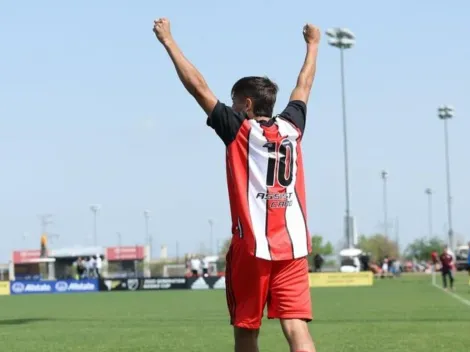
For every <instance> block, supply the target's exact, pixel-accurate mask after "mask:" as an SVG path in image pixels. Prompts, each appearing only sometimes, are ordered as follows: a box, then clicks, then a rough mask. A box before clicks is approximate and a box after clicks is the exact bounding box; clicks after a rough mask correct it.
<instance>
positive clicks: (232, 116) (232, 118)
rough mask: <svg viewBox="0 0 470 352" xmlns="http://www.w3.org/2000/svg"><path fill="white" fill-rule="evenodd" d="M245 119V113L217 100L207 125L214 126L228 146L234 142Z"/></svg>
mask: <svg viewBox="0 0 470 352" xmlns="http://www.w3.org/2000/svg"><path fill="white" fill-rule="evenodd" d="M244 120H245V115H244V114H242V113H237V112H235V111H233V109H232V108H230V107H228V106H227V105H225V104H223V103H221V102H220V101H218V102H217V105H216V106H215V108H214V110H213V111H212V113H211V114H210V115H209V117H208V118H207V126H209V127H212V128H213V129H214V131H215V132H216V133H217V135H218V136H219V137H220V138H221V139H222V141H223V142H224V143H225V145H226V146H228V145H229V144H230V143H232V142H233V141H234V139H235V137H236V136H237V133H238V131H239V130H240V127H241V125H242V123H243V121H244Z"/></svg>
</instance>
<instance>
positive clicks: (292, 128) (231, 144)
mask: <svg viewBox="0 0 470 352" xmlns="http://www.w3.org/2000/svg"><path fill="white" fill-rule="evenodd" d="M305 117H306V106H305V103H303V102H301V101H292V102H290V103H289V105H288V106H287V108H286V109H285V110H284V111H283V112H282V113H281V114H280V115H279V116H276V117H274V118H272V119H270V120H269V121H256V120H253V119H248V118H247V117H246V115H245V114H242V113H236V112H234V111H233V110H232V109H231V108H230V107H228V106H226V105H224V104H222V103H221V102H218V103H217V105H216V107H215V108H214V111H213V112H212V114H211V115H210V116H209V118H208V120H207V124H208V125H209V126H210V127H212V128H213V129H214V130H215V131H216V132H217V134H218V135H219V136H220V137H221V139H222V140H223V141H224V143H225V145H226V147H227V158H226V167H227V185H228V192H229V199H230V210H231V215H232V234H233V239H232V240H233V241H243V242H244V243H245V244H246V246H247V248H248V250H249V252H250V253H252V254H253V255H255V256H256V257H258V258H262V259H266V260H289V259H296V258H301V257H305V256H306V255H308V254H309V253H310V252H311V239H310V235H309V231H308V228H307V209H306V199H305V180H304V171H303V161H302V150H301V139H302V135H303V131H304V128H305Z"/></svg>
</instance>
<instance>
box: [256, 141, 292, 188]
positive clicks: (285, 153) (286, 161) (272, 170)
mask: <svg viewBox="0 0 470 352" xmlns="http://www.w3.org/2000/svg"><path fill="white" fill-rule="evenodd" d="M263 147H265V148H267V149H268V155H269V160H268V174H267V176H266V185H267V186H268V187H273V186H274V185H275V182H276V180H275V179H276V175H277V181H278V182H279V184H280V185H281V186H282V187H288V186H289V185H290V184H291V183H292V178H293V167H294V146H293V144H292V142H291V141H290V140H289V139H283V140H282V141H281V142H280V143H276V142H269V143H266V144H265V145H264V146H263Z"/></svg>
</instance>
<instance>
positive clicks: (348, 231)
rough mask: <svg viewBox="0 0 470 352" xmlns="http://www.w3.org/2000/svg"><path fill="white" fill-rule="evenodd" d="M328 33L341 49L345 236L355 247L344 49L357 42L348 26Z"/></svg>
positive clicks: (331, 40)
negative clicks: (351, 203)
mask: <svg viewBox="0 0 470 352" xmlns="http://www.w3.org/2000/svg"><path fill="white" fill-rule="evenodd" d="M326 35H327V36H329V37H330V39H329V40H328V44H329V45H331V46H334V47H336V48H338V49H339V51H340V67H341V105H342V113H343V154H344V183H345V202H346V209H345V237H346V241H347V246H348V248H353V247H354V240H353V234H352V228H351V227H352V226H351V225H352V223H353V221H352V219H351V206H350V189H349V156H348V133H347V117H346V87H345V78H344V76H345V74H344V50H345V49H350V48H352V47H353V45H354V43H355V36H354V34H353V33H352V32H351V31H350V30H348V29H346V28H330V29H328V30H327V31H326Z"/></svg>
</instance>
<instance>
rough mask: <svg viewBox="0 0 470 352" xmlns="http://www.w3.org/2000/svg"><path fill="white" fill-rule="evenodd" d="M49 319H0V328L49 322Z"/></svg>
mask: <svg viewBox="0 0 470 352" xmlns="http://www.w3.org/2000/svg"><path fill="white" fill-rule="evenodd" d="M51 320H54V319H50V318H22V319H0V326H2V325H26V324H30V323H36V322H42V321H51Z"/></svg>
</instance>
